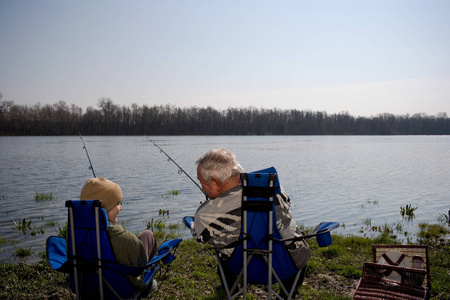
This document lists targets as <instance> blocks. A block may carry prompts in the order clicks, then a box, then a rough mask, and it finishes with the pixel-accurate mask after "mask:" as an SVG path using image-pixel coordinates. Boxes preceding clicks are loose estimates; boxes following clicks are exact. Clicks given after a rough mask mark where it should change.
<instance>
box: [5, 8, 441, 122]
mask: <svg viewBox="0 0 450 300" xmlns="http://www.w3.org/2000/svg"><path fill="white" fill-rule="evenodd" d="M0 41H1V42H0V43H1V46H0V93H2V94H3V100H13V101H14V102H15V103H16V104H22V105H24V104H27V105H34V104H36V103H38V102H39V103H41V104H55V103H57V102H58V101H59V100H64V101H66V102H67V103H68V104H69V105H70V104H76V105H77V106H80V107H82V108H83V109H85V108H86V107H88V106H93V107H96V108H97V103H98V100H99V99H100V98H110V99H111V100H112V101H113V102H114V103H115V104H118V105H131V104H132V103H137V104H138V105H144V104H147V105H150V106H152V105H160V104H162V105H165V104H172V105H175V106H178V107H191V106H198V107H206V106H208V105H210V106H212V107H214V108H217V109H226V108H228V107H249V106H253V107H256V108H261V107H263V108H280V109H294V108H295V109H299V110H312V111H326V112H328V113H337V112H341V111H348V112H349V113H350V114H351V115H355V116H358V115H361V116H371V115H376V114H379V113H385V112H388V113H393V114H401V115H403V114H406V113H409V114H414V113H420V112H424V113H427V114H431V115H435V114H437V113H439V112H446V113H448V114H450V1H447V0H439V1H436V0H420V1H414V0H409V1H403V0H377V1H365V0H354V1H339V0H328V1H327V0H322V1H321V0H309V1H301V0H297V1H284V0H278V1H262V0H259V1H249V0H246V1H233V0H228V1H212V0H205V1H198V0H192V1H189V0H177V1H171V0H164V1H162V0H161V1H150V0H145V1H143V0H142V1H141V0H136V1H125V0H123V1H116V0H101V1H97V0H96V1H92V0H88V1H87V0H76V1H62V0H51V1H47V0H34V1H25V0H0Z"/></svg>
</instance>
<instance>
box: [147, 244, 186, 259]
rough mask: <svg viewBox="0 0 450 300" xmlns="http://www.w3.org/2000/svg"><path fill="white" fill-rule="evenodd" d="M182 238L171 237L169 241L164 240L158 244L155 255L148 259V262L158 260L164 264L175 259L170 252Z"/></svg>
mask: <svg viewBox="0 0 450 300" xmlns="http://www.w3.org/2000/svg"><path fill="white" fill-rule="evenodd" d="M181 241H182V239H173V240H170V241H166V242H164V243H162V244H161V246H159V248H158V250H157V251H156V255H155V256H154V257H153V259H152V260H151V261H150V264H154V263H156V262H158V261H160V260H161V261H162V262H163V263H164V264H168V263H170V262H172V261H173V260H174V259H175V256H174V255H173V254H172V252H173V250H174V249H175V248H177V247H178V245H179V244H180V243H181Z"/></svg>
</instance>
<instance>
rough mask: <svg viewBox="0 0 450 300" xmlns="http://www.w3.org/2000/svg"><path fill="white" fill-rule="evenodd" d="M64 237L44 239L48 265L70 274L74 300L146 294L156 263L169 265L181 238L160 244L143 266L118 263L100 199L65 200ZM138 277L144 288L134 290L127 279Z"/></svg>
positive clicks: (148, 290)
mask: <svg viewBox="0 0 450 300" xmlns="http://www.w3.org/2000/svg"><path fill="white" fill-rule="evenodd" d="M66 207H68V212H69V217H68V220H69V222H68V229H69V230H68V238H67V240H66V239H64V238H61V237H57V236H51V237H49V238H48V239H47V243H46V250H47V259H48V262H49V264H50V266H51V267H52V268H53V269H54V270H56V271H60V272H65V273H69V274H70V285H71V289H72V291H73V292H74V293H75V294H76V296H77V299H139V297H141V296H146V295H147V294H148V293H149V292H150V288H151V285H152V279H153V277H154V275H155V273H156V271H157V270H158V268H159V264H160V263H163V264H169V263H170V262H172V261H173V260H174V259H175V258H176V257H175V256H174V254H173V252H174V251H175V249H176V247H177V246H178V245H179V243H180V242H181V239H173V240H170V241H167V242H164V243H163V244H162V245H161V246H160V247H159V248H158V250H157V253H156V255H155V256H154V257H153V258H152V260H151V261H150V262H149V263H148V264H147V265H144V266H139V267H130V266H124V265H121V264H118V263H117V262H116V259H115V257H114V253H113V251H112V248H111V244H110V239H109V236H108V217H107V214H106V211H105V209H103V208H101V202H100V200H69V201H66ZM139 275H142V276H141V279H142V281H143V282H144V283H145V288H144V289H142V290H141V289H138V288H137V287H136V286H134V285H133V284H132V283H131V282H130V281H129V279H128V277H131V276H132V277H136V276H139Z"/></svg>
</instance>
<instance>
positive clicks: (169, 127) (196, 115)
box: [0, 94, 450, 135]
mask: <svg viewBox="0 0 450 300" xmlns="http://www.w3.org/2000/svg"><path fill="white" fill-rule="evenodd" d="M97 105H98V109H95V108H93V107H88V108H87V110H86V111H85V112H84V113H83V109H81V108H80V107H77V106H76V105H73V104H72V105H70V106H69V105H67V103H66V102H65V101H59V102H58V103H56V104H53V105H48V104H47V105H40V104H39V103H38V104H35V105H33V106H27V105H17V104H15V103H14V102H13V101H3V100H2V99H1V94H0V135H77V134H78V133H79V132H81V133H82V134H83V135H449V134H450V126H449V125H450V124H449V119H448V117H447V113H439V114H437V115H436V116H430V115H426V114H424V113H420V114H414V115H401V116H400V115H393V114H389V113H383V114H379V115H377V116H372V117H354V116H351V115H349V114H348V112H341V113H337V114H327V113H326V112H320V111H316V112H314V111H308V110H306V111H303V110H296V109H287V110H281V109H276V108H274V109H263V108H259V109H258V108H254V107H249V108H228V109H226V110H216V109H214V108H212V107H210V106H208V107H206V108H199V107H189V108H179V107H175V106H172V105H165V106H161V105H160V106H156V105H155V106H147V105H143V106H138V105H137V104H132V105H131V106H119V105H116V104H114V103H113V101H111V99H109V98H102V99H99V101H98V104H97Z"/></svg>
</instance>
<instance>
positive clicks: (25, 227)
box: [13, 219, 45, 236]
mask: <svg viewBox="0 0 450 300" xmlns="http://www.w3.org/2000/svg"><path fill="white" fill-rule="evenodd" d="M13 223H14V227H15V228H16V229H17V230H18V231H22V233H23V234H24V235H26V234H27V233H30V234H31V236H35V235H36V234H44V233H45V230H44V228H43V227H38V228H34V227H32V226H31V220H29V221H27V220H26V219H23V220H22V221H15V220H14V221H13Z"/></svg>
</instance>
